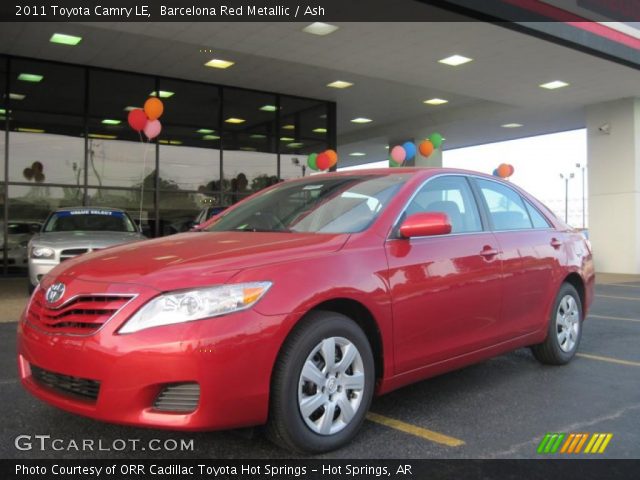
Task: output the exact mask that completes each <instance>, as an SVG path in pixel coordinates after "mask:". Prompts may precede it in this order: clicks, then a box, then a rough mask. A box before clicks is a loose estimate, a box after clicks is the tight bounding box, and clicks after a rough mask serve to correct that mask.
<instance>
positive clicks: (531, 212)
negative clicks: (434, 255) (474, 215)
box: [472, 178, 560, 340]
mask: <svg viewBox="0 0 640 480" xmlns="http://www.w3.org/2000/svg"><path fill="white" fill-rule="evenodd" d="M472 181H473V182H474V184H475V185H476V186H477V189H478V191H479V197H480V198H481V200H482V202H484V203H485V208H486V210H487V213H488V215H487V216H488V219H489V222H490V224H491V228H492V229H493V232H494V234H495V236H496V239H497V241H498V245H499V248H500V250H501V251H502V255H503V257H502V260H503V264H502V265H503V267H502V268H503V275H504V280H505V283H504V298H503V301H502V312H501V317H502V321H501V329H500V337H501V339H503V340H508V339H510V338H515V337H518V336H521V335H524V334H527V333H531V332H533V331H535V330H538V329H539V328H540V327H541V326H542V325H544V323H545V320H546V319H545V316H546V311H547V308H548V306H549V305H548V304H549V302H550V300H551V299H552V298H553V297H554V296H550V295H549V289H550V288H552V287H553V285H554V281H553V276H554V271H555V269H556V268H557V265H558V257H557V256H558V249H559V247H560V243H559V241H558V239H557V238H556V237H557V236H558V235H557V233H556V232H555V230H554V229H552V228H551V227H550V226H549V223H548V222H547V221H546V219H544V217H543V216H542V215H541V214H540V212H538V211H537V210H536V209H535V207H533V205H531V204H530V203H529V202H527V201H526V200H525V199H523V198H522V196H521V195H520V194H519V193H518V192H516V191H515V190H514V189H512V188H510V187H509V186H507V185H505V184H503V183H500V182H496V181H492V180H487V179H481V178H474V179H473V180H472Z"/></svg>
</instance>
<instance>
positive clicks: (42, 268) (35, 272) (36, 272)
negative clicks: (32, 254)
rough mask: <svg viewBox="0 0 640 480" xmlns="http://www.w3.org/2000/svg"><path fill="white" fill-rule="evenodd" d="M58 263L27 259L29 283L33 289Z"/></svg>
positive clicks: (55, 261)
mask: <svg viewBox="0 0 640 480" xmlns="http://www.w3.org/2000/svg"><path fill="white" fill-rule="evenodd" d="M59 263H60V262H59V261H57V260H38V259H33V258H30V259H29V281H30V282H31V285H33V286H34V287H35V286H37V285H38V284H39V283H40V280H42V278H43V277H44V276H45V275H46V274H47V273H49V272H50V271H51V270H52V269H53V268H54V267H56V266H57V265H58V264H59Z"/></svg>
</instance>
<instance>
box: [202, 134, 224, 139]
mask: <svg viewBox="0 0 640 480" xmlns="http://www.w3.org/2000/svg"><path fill="white" fill-rule="evenodd" d="M202 139H203V140H220V137H219V136H218V135H205V136H204V137H202Z"/></svg>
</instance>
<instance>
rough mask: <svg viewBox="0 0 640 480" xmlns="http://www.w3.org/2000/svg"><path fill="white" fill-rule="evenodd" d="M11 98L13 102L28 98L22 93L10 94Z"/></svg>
mask: <svg viewBox="0 0 640 480" xmlns="http://www.w3.org/2000/svg"><path fill="white" fill-rule="evenodd" d="M9 98H10V99H11V100H24V99H25V98H27V96H26V95H24V94H22V93H10V94H9Z"/></svg>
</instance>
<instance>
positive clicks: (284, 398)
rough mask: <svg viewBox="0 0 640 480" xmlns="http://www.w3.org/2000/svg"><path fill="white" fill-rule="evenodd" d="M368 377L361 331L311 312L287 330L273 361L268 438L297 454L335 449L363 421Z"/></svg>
mask: <svg viewBox="0 0 640 480" xmlns="http://www.w3.org/2000/svg"><path fill="white" fill-rule="evenodd" d="M374 381H375V374H374V363H373V354H372V352H371V347H370V345H369V342H368V339H367V337H366V335H365V334H364V332H363V331H362V329H360V327H359V326H358V325H357V324H356V323H355V322H353V321H352V320H351V319H349V318H348V317H345V316H344V315H341V314H339V313H334V312H312V313H311V314H309V315H308V316H307V318H305V319H304V320H303V322H302V323H301V324H300V325H298V326H297V327H296V329H295V330H294V331H293V332H292V333H291V335H290V336H289V338H288V339H287V341H286V343H285V345H284V346H283V349H282V352H281V354H280V358H279V359H278V362H277V364H276V367H275V371H274V375H273V381H272V386H271V404H270V412H269V423H268V425H267V434H268V436H269V438H270V439H271V440H272V441H274V442H275V443H276V444H278V445H280V446H282V447H284V448H287V449H290V450H296V451H299V452H311V453H321V452H327V451H330V450H334V449H336V448H339V447H341V446H342V445H344V444H346V443H348V442H349V441H350V440H351V439H352V438H353V437H354V436H355V435H356V433H357V432H358V430H359V429H360V427H361V425H362V423H363V422H364V418H365V414H366V413H367V410H368V409H369V405H370V404H371V398H372V396H373V386H374Z"/></svg>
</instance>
